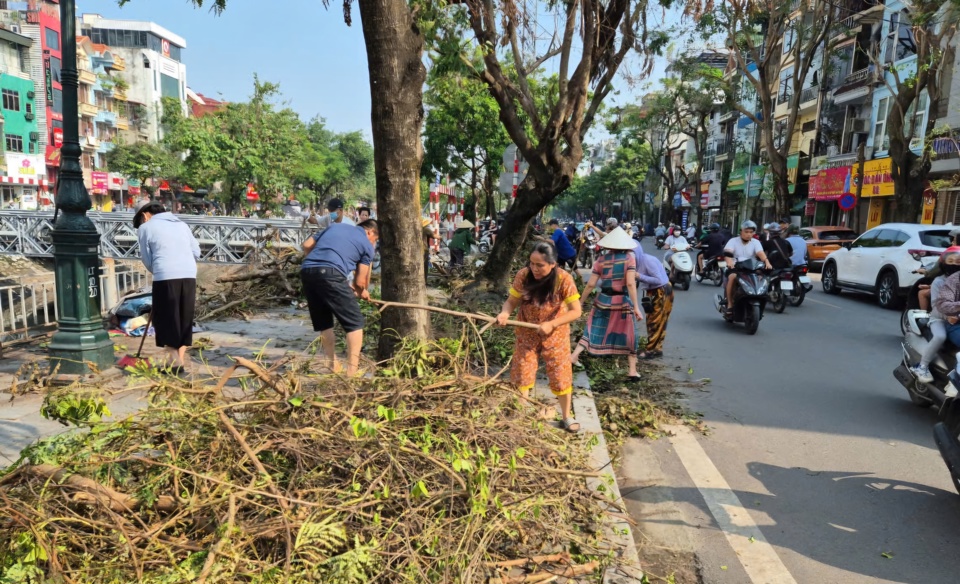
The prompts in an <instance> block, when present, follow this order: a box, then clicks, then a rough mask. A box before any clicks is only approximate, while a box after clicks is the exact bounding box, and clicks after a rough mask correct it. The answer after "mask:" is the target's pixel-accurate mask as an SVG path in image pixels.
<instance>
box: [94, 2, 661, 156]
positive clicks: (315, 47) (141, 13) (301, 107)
mask: <svg viewBox="0 0 960 584" xmlns="http://www.w3.org/2000/svg"><path fill="white" fill-rule="evenodd" d="M206 3H212V1H211V0H207V2H206ZM341 5H342V3H341V2H340V1H339V0H332V1H331V2H330V9H329V10H327V9H325V8H323V3H322V2H321V0H272V1H270V2H263V1H260V0H229V1H228V3H227V10H226V11H225V12H224V13H223V14H222V15H220V16H215V15H214V14H213V13H212V12H210V11H209V10H208V9H207V8H202V9H199V10H198V9H196V8H194V7H193V5H192V3H190V2H188V0H131V1H130V2H129V3H128V4H127V5H126V6H124V7H123V8H119V7H118V6H117V2H116V0H77V13H78V14H82V13H97V14H100V15H102V16H104V17H105V18H117V19H128V20H150V21H153V22H156V23H157V24H159V25H160V26H163V27H164V28H166V29H168V30H170V31H172V32H174V33H176V34H178V35H180V36H181V37H183V38H184V39H186V41H187V48H186V50H184V51H183V61H184V63H185V64H186V65H187V84H188V85H189V86H190V88H191V89H193V90H194V91H196V92H198V93H203V94H205V95H209V96H211V97H217V98H219V97H221V96H222V98H223V99H226V100H228V101H238V100H244V99H246V98H247V97H248V96H249V95H250V94H251V92H252V86H253V74H254V73H257V74H258V75H259V76H260V79H261V80H266V81H271V82H275V83H279V84H280V89H281V92H282V93H283V95H284V97H285V98H286V99H287V100H288V101H289V103H290V106H291V107H292V108H293V109H294V110H296V111H297V112H298V113H299V114H300V117H301V118H303V119H304V120H307V119H310V118H312V117H313V116H315V115H319V116H321V117H324V118H326V120H327V125H328V126H329V127H330V128H331V129H332V130H334V131H338V132H346V131H353V130H361V131H362V132H363V134H364V135H365V136H366V137H367V138H368V139H369V138H370V84H369V79H368V77H367V60H366V48H365V47H364V44H363V32H362V30H361V28H360V16H359V13H358V11H357V9H356V6H354V10H353V17H354V23H353V26H349V27H348V26H347V25H346V24H344V22H343V12H342V9H341ZM660 16H661V15H659V14H657V15H656V16H652V17H651V19H650V22H651V23H654V22H657V21H660ZM675 19H676V16H675V15H667V18H666V20H667V22H668V23H672V22H675ZM671 21H672V22H671ZM554 68H555V67H554ZM632 68H633V67H630V63H629V60H628V64H627V66H626V67H624V71H628V70H630V69H632ZM662 70H663V66H662V64H661V65H660V66H659V67H658V68H657V71H656V72H655V73H654V75H653V78H652V79H656V78H658V77H659V76H660V75H662ZM652 79H648V80H647V81H648V82H650V81H652ZM616 87H617V89H619V90H621V91H620V94H619V95H616V96H611V97H610V98H608V100H607V102H608V105H614V104H623V103H625V102H629V101H633V100H634V99H635V98H636V95H638V94H641V93H643V91H641V88H640V87H629V86H628V85H627V83H626V82H625V81H624V80H621V81H619V82H618V83H617V84H616Z"/></svg>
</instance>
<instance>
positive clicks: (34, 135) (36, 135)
mask: <svg viewBox="0 0 960 584" xmlns="http://www.w3.org/2000/svg"><path fill="white" fill-rule="evenodd" d="M30 139H31V140H33V141H34V142H36V141H37V140H39V139H40V133H39V132H30Z"/></svg>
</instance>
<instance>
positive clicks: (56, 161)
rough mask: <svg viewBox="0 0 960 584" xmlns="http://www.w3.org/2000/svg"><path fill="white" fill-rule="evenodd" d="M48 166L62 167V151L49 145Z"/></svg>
mask: <svg viewBox="0 0 960 584" xmlns="http://www.w3.org/2000/svg"><path fill="white" fill-rule="evenodd" d="M46 159H47V166H60V149H59V148H57V147H55V146H51V145H50V144H47V156H46Z"/></svg>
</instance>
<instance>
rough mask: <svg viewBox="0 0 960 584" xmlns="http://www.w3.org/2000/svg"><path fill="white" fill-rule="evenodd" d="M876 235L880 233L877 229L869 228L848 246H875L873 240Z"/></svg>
mask: <svg viewBox="0 0 960 584" xmlns="http://www.w3.org/2000/svg"><path fill="white" fill-rule="evenodd" d="M878 235H880V230H879V229H871V230H870V231H868V232H866V233H864V234H863V235H861V236H860V237H859V238H857V240H856V241H854V242H853V243H852V244H851V245H850V247H875V246H874V242H875V241H876V239H877V236H878Z"/></svg>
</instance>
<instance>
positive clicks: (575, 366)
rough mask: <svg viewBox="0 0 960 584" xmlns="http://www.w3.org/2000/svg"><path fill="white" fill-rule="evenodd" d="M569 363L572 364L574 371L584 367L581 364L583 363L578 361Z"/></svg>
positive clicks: (581, 369)
mask: <svg viewBox="0 0 960 584" xmlns="http://www.w3.org/2000/svg"><path fill="white" fill-rule="evenodd" d="M571 365H573V370H574V371H583V370H584V369H585V368H584V366H583V363H579V362H578V363H571Z"/></svg>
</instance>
